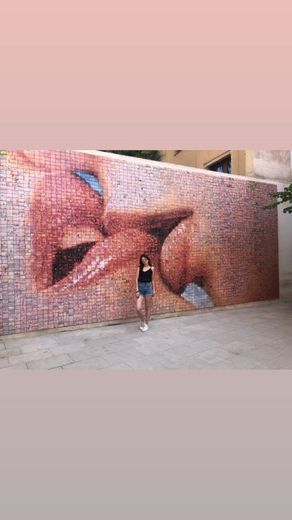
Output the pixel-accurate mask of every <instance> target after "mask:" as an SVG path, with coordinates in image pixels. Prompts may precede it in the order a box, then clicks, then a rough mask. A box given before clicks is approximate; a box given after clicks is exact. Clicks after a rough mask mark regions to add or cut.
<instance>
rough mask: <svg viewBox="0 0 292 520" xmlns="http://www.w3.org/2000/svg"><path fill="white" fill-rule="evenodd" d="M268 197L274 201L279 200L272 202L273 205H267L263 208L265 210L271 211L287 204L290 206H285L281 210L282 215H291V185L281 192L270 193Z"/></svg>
mask: <svg viewBox="0 0 292 520" xmlns="http://www.w3.org/2000/svg"><path fill="white" fill-rule="evenodd" d="M270 196H271V197H273V198H274V199H279V200H277V201H276V202H273V204H269V205H268V206H265V209H271V208H275V207H276V206H278V205H279V204H284V203H287V202H288V204H290V206H287V207H286V208H284V209H283V213H292V183H291V184H290V185H289V186H286V188H284V190H283V191H276V192H274V193H270Z"/></svg>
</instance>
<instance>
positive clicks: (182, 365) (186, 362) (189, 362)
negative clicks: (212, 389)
mask: <svg viewBox="0 0 292 520" xmlns="http://www.w3.org/2000/svg"><path fill="white" fill-rule="evenodd" d="M208 366H209V363H208V362H207V361H203V360H202V359H199V358H198V356H197V355H191V356H187V357H183V358H181V359H180V360H179V361H178V362H177V366H176V368H178V369H180V370H181V369H188V370H190V369H194V370H195V369H198V370H199V369H207V368H208Z"/></svg>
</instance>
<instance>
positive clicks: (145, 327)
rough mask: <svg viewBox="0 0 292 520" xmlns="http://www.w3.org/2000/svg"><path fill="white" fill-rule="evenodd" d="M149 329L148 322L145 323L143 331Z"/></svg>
mask: <svg viewBox="0 0 292 520" xmlns="http://www.w3.org/2000/svg"><path fill="white" fill-rule="evenodd" d="M148 329H149V327H148V325H147V323H145V325H144V327H143V328H142V329H141V330H142V332H146V330H148Z"/></svg>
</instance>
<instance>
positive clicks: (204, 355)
mask: <svg viewBox="0 0 292 520" xmlns="http://www.w3.org/2000/svg"><path fill="white" fill-rule="evenodd" d="M231 356H232V354H230V353H228V352H226V351H225V350H223V349H221V348H218V347H217V348H210V349H208V350H204V351H202V352H198V354H197V357H198V358H199V359H201V360H202V361H207V362H208V363H209V364H214V363H220V362H222V361H230V359H231Z"/></svg>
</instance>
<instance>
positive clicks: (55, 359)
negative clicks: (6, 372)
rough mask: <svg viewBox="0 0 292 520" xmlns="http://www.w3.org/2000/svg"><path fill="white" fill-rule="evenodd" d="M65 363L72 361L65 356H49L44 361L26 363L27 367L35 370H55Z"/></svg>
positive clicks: (37, 360)
mask: <svg viewBox="0 0 292 520" xmlns="http://www.w3.org/2000/svg"><path fill="white" fill-rule="evenodd" d="M67 363H72V360H71V359H70V358H69V356H68V355H67V354H62V355H60V356H51V357H49V358H45V359H36V360H34V361H28V363H27V367H28V368H34V369H37V370H42V369H50V368H57V367H60V366H62V365H65V364H67Z"/></svg>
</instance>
